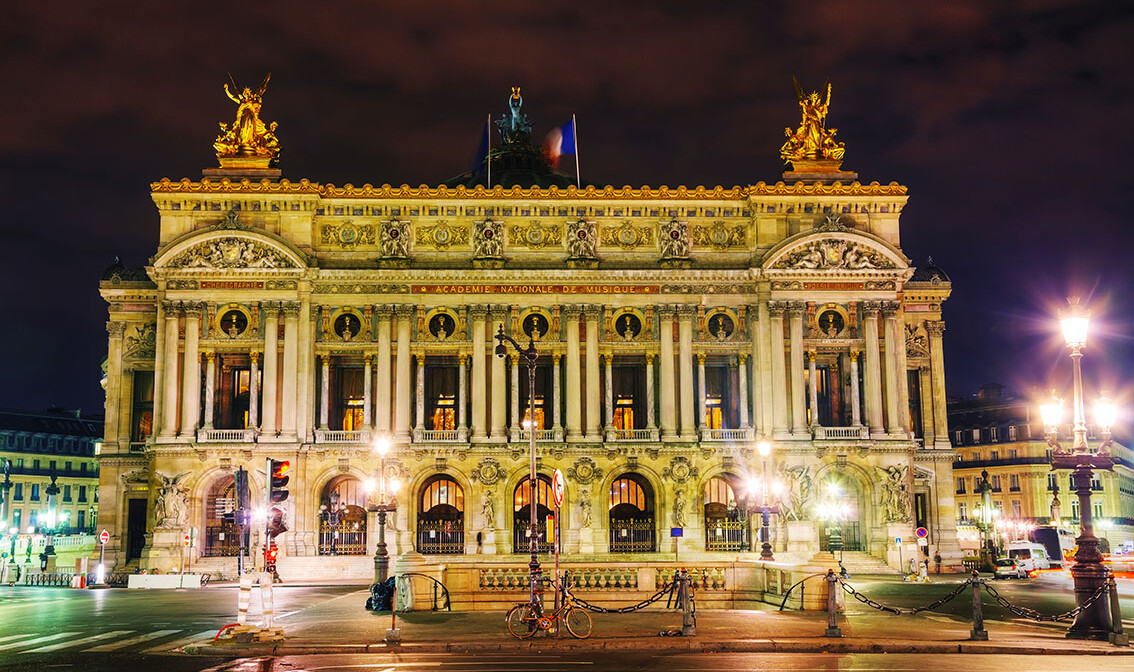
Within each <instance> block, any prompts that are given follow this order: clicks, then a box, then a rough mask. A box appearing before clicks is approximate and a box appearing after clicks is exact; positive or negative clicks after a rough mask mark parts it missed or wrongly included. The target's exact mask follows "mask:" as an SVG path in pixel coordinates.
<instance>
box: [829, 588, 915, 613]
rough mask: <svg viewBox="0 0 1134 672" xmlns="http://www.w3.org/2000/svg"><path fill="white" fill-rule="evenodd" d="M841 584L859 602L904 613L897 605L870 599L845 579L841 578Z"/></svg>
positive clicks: (879, 608)
mask: <svg viewBox="0 0 1134 672" xmlns="http://www.w3.org/2000/svg"><path fill="white" fill-rule="evenodd" d="M839 585H840V586H842V587H843V592H845V593H847V594H848V595H850V596H851V597H853V598H854V599H856V600H858V601H859V602H862V603H863V604H865V605H866V606H868V607H873V608H874V609H877V610H878V611H888V612H890V613H891V614H894V615H896V616H900V615H901V613H902V610H901V609H898V608H897V607H888V606H886V605H884V604H882V603H881V602H878V601H877V600H872V599H870V598H869V597H867V596H865V595H863V594H862V593H860V592H858V591H857V590H855V589H854V588H853V587H852V586H851V585H850V584H848V583H847V582H845V581H843V580H842V579H840V580H839Z"/></svg>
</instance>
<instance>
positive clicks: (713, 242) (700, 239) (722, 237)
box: [693, 220, 747, 252]
mask: <svg viewBox="0 0 1134 672" xmlns="http://www.w3.org/2000/svg"><path fill="white" fill-rule="evenodd" d="M746 241H747V225H746V224H734V225H732V226H729V225H728V224H726V223H725V222H723V221H719V220H718V221H715V222H713V223H712V224H694V225H693V244H694V245H705V246H707V247H711V248H713V249H714V250H716V251H718V252H723V251H725V250H728V249H730V248H734V247H744V246H745V243H746Z"/></svg>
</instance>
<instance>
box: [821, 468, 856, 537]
mask: <svg viewBox="0 0 1134 672" xmlns="http://www.w3.org/2000/svg"><path fill="white" fill-rule="evenodd" d="M818 481H819V483H818V488H819V489H818V492H817V495H818V500H817V501H818V507H817V514H816V518H817V519H818V521H819V525H820V527H819V550H820V551H829V550H830V546H831V538H832V534H834V536H836V537H839V538H841V540H842V549H843V550H845V551H863V550H866V549H867V542H868V540H867V539H866V537H865V533H864V531H863V526H862V516H863V512H864V511H865V510H866V506H865V505H866V493H865V491H864V489H863V487H862V483H860V482H859V480H858V479H856V478H854V477H853V476H852V475H850V474H847V473H845V472H840V471H833V470H832V471H828V472H826V473H824V474H822V476H820V477H819V478H818Z"/></svg>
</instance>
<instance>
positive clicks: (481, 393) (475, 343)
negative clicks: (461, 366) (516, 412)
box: [469, 306, 488, 440]
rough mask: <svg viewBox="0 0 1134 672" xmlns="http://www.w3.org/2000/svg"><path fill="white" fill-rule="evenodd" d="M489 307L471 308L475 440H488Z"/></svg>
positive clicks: (473, 428) (473, 426)
mask: <svg viewBox="0 0 1134 672" xmlns="http://www.w3.org/2000/svg"><path fill="white" fill-rule="evenodd" d="M487 318H488V307H487V306H469V319H470V320H471V321H472V430H473V439H474V440H476V439H487V438H488V404H487V403H486V402H487V401H488V377H487V376H486V375H485V374H486V371H485V364H486V362H485V336H484V332H485V320H486V319H487Z"/></svg>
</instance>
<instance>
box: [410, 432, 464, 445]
mask: <svg viewBox="0 0 1134 672" xmlns="http://www.w3.org/2000/svg"><path fill="white" fill-rule="evenodd" d="M461 433H462V430H459V429H421V430H417V432H416V435H415V436H414V439H415V441H417V442H422V443H458V442H460V443H463V442H464V441H465V440H466V439H465V438H464V437H462V436H461Z"/></svg>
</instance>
